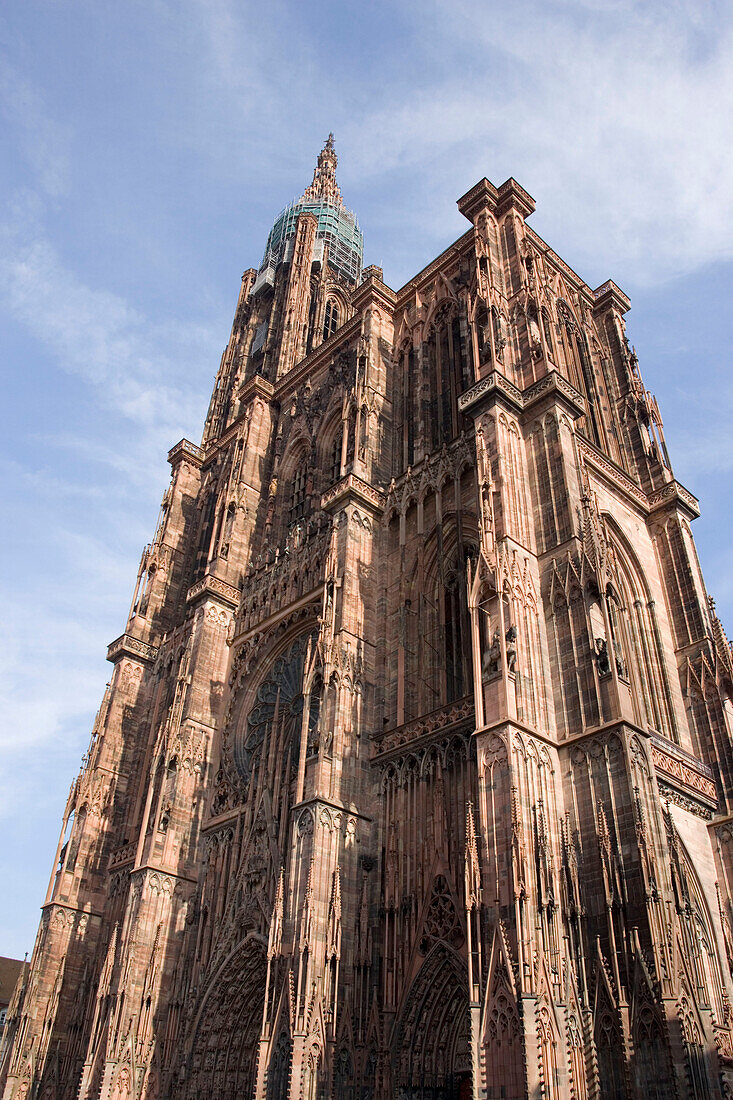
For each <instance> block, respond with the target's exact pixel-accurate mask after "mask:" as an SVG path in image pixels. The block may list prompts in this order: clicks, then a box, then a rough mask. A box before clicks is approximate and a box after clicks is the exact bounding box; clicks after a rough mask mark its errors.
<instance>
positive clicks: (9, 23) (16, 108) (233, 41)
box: [0, 0, 733, 956]
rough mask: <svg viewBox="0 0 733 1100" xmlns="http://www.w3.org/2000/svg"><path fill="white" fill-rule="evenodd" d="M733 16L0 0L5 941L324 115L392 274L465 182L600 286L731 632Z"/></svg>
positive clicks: (438, 236)
mask: <svg viewBox="0 0 733 1100" xmlns="http://www.w3.org/2000/svg"><path fill="white" fill-rule="evenodd" d="M732 109H733V14H732V9H731V7H730V5H729V4H727V3H716V2H715V0H710V2H707V3H705V4H700V3H699V2H698V0H693V2H691V3H687V4H685V3H674V2H673V0H666V2H664V3H634V2H631V0H597V2H596V0H554V2H552V0H542V2H537V3H533V2H530V0H514V2H513V3H512V4H505V3H501V4H499V3H495V2H493V0H488V2H487V0H451V2H449V3H447V2H445V3H444V2H436V0H419V2H417V0H415V2H412V0H396V2H391V3H385V2H381V0H372V2H371V3H368V4H365V3H364V2H363V0H361V2H359V3H356V2H353V0H341V2H333V0H322V2H307V0H301V2H299V3H298V2H294V0H287V2H284V0H268V2H267V3H262V2H258V3H249V2H248V0H145V2H142V0H139V2H138V0H126V2H125V3H124V4H113V3H110V2H105V0H88V2H84V0H74V2H65V0H46V2H44V0H5V3H4V4H3V5H2V8H1V9H0V134H2V150H3V153H2V157H0V192H1V193H2V200H3V201H2V204H1V205H0V356H1V359H0V362H2V364H3V370H2V372H1V376H0V385H1V386H2V403H1V406H0V407H1V408H2V410H3V414H4V424H3V430H2V434H1V436H0V440H1V445H2V448H3V452H4V453H3V464H4V476H3V478H2V488H1V489H0V492H1V493H2V515H3V529H4V536H5V537H4V538H3V539H2V544H1V546H0V553H1V554H2V558H3V559H4V560H3V566H4V568H2V570H1V571H0V577H1V578H2V580H1V581H0V584H2V596H1V598H2V621H1V622H0V703H1V705H2V714H3V722H2V725H1V726H0V818H1V819H2V820H1V822H0V827H1V828H2V836H3V843H2V844H1V845H0V881H1V882H3V884H4V891H3V893H4V899H5V903H4V904H3V906H2V908H1V910H0V955H21V956H22V954H23V952H24V951H26V950H30V949H31V947H32V944H33V938H34V935H35V929H36V924H37V919H38V907H39V905H40V904H41V902H42V900H43V895H44V892H45V887H46V884H47V880H48V875H49V873H50V871H51V861H52V859H53V854H54V851H55V845H56V840H57V832H58V825H59V819H60V815H61V812H62V809H63V805H64V801H65V798H66V794H67V791H68V787H69V784H70V782H71V780H72V777H73V775H74V774H75V772H76V770H77V768H78V765H79V760H80V757H81V754H82V753H83V751H84V750H85V748H86V746H87V743H88V738H89V732H90V729H91V724H92V721H93V716H94V712H95V710H96V708H97V706H98V704H99V701H100V699H101V696H102V691H103V688H104V684H105V681H106V679H107V678H108V675H109V672H110V670H111V666H109V665H107V664H106V662H105V660H104V653H105V647H106V644H107V643H108V642H109V641H110V640H111V639H113V638H115V637H116V636H117V635H118V634H119V633H120V632H121V630H122V629H123V627H124V622H125V618H126V614H127V609H128V605H129V600H130V596H131V593H132V587H133V583H134V579H135V574H136V569H137V564H138V560H139V555H140V551H141V549H142V546H143V545H144V543H145V542H146V541H148V539H149V538H150V536H151V535H152V532H153V528H154V524H155V518H156V515H157V510H158V505H159V502H160V498H161V496H162V494H163V491H164V489H165V486H166V484H167V476H168V475H167V469H168V468H167V465H166V461H165V456H166V452H167V450H168V448H169V447H170V446H171V445H172V444H173V443H175V442H176V441H177V440H178V439H180V438H181V436H184V435H185V436H188V437H189V438H191V439H193V440H197V439H198V438H199V436H200V432H201V425H202V421H203V416H204V414H205V411H206V406H207V402H208V396H209V392H210V388H211V383H212V380H213V377H214V374H215V371H216V368H217V365H218V361H219V357H220V354H221V351H222V348H223V347H224V345H225V343H226V340H227V337H228V332H229V327H230V324H231V318H232V314H233V311H234V306H235V303H236V297H237V290H238V284H239V277H240V275H241V273H242V271H243V270H244V269H245V268H246V267H249V266H257V264H258V263H259V260H260V257H261V253H262V249H263V247H264V243H265V239H266V237H267V233H268V230H269V228H270V226H271V224H272V221H273V219H274V216H275V215H276V214H277V212H278V211H279V210H280V208H281V207H282V206H284V205H285V203H286V202H288V201H289V200H290V199H291V198H293V197H295V196H296V195H297V194H299V193H300V192H301V191H302V189H303V187H304V186H305V184H306V183H308V182H309V181H310V176H311V172H312V167H313V164H314V160H315V156H316V154H317V152H318V150H319V149H320V147H321V144H322V142H323V139H324V138H325V136H326V135H327V134H328V132H329V130H333V131H334V133H335V135H336V147H337V151H338V154H339V158H340V163H339V173H338V174H339V180H340V183H341V186H342V190H343V193H344V196H345V199H346V201H347V203H348V205H349V206H350V207H351V208H352V209H353V210H355V211H356V212H357V214H358V216H359V219H360V222H361V226H362V229H363V231H364V237H365V260H366V262H368V263H369V262H371V263H379V264H381V265H382V266H383V267H384V272H385V279H386V281H387V282H388V283H389V284H390V285H392V286H393V287H395V288H397V287H399V286H401V285H402V284H403V283H404V282H405V281H407V279H408V278H409V277H410V276H411V275H412V274H414V273H415V272H416V271H417V270H419V269H420V268H421V267H422V266H424V264H425V263H427V262H429V261H430V260H431V259H432V258H433V257H434V256H435V255H436V254H437V253H438V252H440V251H441V250H442V249H443V248H445V247H446V246H447V245H448V244H450V242H451V241H452V240H454V239H455V238H456V237H458V236H459V235H460V234H461V233H462V232H463V231H464V229H465V227H466V225H467V223H466V222H465V221H464V219H462V217H461V216H460V215H459V214H458V211H457V209H456V206H455V201H456V199H457V198H458V197H459V196H460V195H462V194H463V193H464V192H465V191H467V190H468V188H469V187H470V186H472V185H473V184H474V183H475V182H476V181H477V180H478V179H480V178H481V177H482V176H484V175H486V176H488V177H489V179H491V180H492V181H493V182H495V183H497V184H498V183H501V182H502V181H503V180H504V179H505V178H507V177H508V176H510V175H513V176H515V177H516V178H517V179H518V180H519V182H520V183H521V184H522V185H523V186H524V187H525V188H526V189H527V190H528V191H529V192H530V193H531V194H532V195H533V196H534V197H535V199H536V201H537V211H536V213H535V214H534V215H533V216H532V221H531V224H533V225H534V226H535V228H536V229H537V231H538V232H539V233H541V234H542V235H543V236H544V237H545V238H546V239H547V240H548V241H549V242H550V243H551V244H552V246H553V247H554V248H555V249H556V250H557V251H558V252H559V253H560V254H561V255H562V256H563V257H564V258H565V259H566V260H567V261H568V262H569V263H570V264H571V265H572V266H573V267H574V268H575V269H576V270H577V271H578V272H579V273H580V274H581V275H582V276H583V277H584V278H585V279H586V280H587V281H588V282H589V283H590V285H591V286H597V285H599V284H600V283H601V282H603V281H605V279H607V278H613V279H614V280H615V281H616V282H617V283H618V284H619V285H620V286H621V287H623V289H624V290H625V291H626V292H627V293H629V294H630V295H631V297H632V299H633V308H632V311H631V313H630V315H629V317H628V318H627V320H628V327H629V334H630V337H631V340H632V342H633V343H634V344H635V345H636V348H637V351H638V354H639V359H640V364H641V369H642V373H643V376H644V379H645V382H646V384H647V386H648V388H649V389H651V390H652V391H653V392H655V393H656V395H657V397H658V399H659V402H660V405H661V409H662V413H663V416H664V418H665V427H666V433H667V441H668V445H669V448H670V452H671V455H672V461H673V464H674V466H675V471H676V473H677V476H678V478H679V479H680V480H681V481H683V482H684V483H685V484H686V485H688V487H689V488H691V489H692V490H693V492H695V493H696V494H697V495H698V496H699V497H700V498H701V503H702V509H703V514H702V517H701V519H700V520H698V521H697V522H696V524H695V528H694V530H695V534H696V536H697V540H698V547H699V551H700V556H701V559H702V564H703V569H704V572H705V576H706V580H707V583H708V587H709V590H710V592H711V593H712V594H714V595H715V596H716V598H717V601H718V609H719V611H720V614H721V617H722V618H723V621H724V625H727V627H728V629H729V631H732V632H733V573H732V572H731V554H730V542H731V528H732V527H733V520H732V519H731V504H732V503H733V502H732V501H731V471H732V470H733V436H732V435H731V430H730V425H731V417H732V414H733V379H732V378H731V371H730V366H729V362H730V354H731V352H730V348H731V313H732V310H731V298H732V297H733V219H732V218H731V214H732V213H733V209H732V208H733V152H732V151H731V141H730V120H731V117H733V110H732Z"/></svg>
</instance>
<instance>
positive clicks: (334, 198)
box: [300, 134, 344, 206]
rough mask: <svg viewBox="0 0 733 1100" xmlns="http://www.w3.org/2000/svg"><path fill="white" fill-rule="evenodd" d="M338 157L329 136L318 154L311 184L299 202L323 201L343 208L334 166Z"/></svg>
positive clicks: (331, 136)
mask: <svg viewBox="0 0 733 1100" xmlns="http://www.w3.org/2000/svg"><path fill="white" fill-rule="evenodd" d="M337 164H338V157H337V156H336V150H335V149H334V145H333V134H329V135H328V137H327V139H326V142H325V144H324V146H323V148H322V149H321V151H320V153H319V154H318V163H317V164H316V167H315V169H314V170H313V182H312V183H311V184H310V186H309V187H306V189H305V191H304V192H303V195H302V197H301V199H300V202H314V201H317V200H318V199H325V200H326V202H331V203H333V204H334V205H335V206H343V205H344V200H343V199H342V198H341V191H340V189H339V185H338V183H337V182H336V165H337Z"/></svg>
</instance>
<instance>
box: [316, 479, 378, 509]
mask: <svg viewBox="0 0 733 1100" xmlns="http://www.w3.org/2000/svg"><path fill="white" fill-rule="evenodd" d="M349 498H352V499H354V500H357V501H358V502H359V503H360V504H362V505H364V506H365V507H367V508H369V510H370V511H371V512H376V513H379V512H382V511H383V510H384V505H385V503H386V495H385V493H384V492H383V491H382V490H381V489H376V488H375V487H374V486H373V485H369V484H368V483H367V482H366V481H362V479H361V478H360V477H357V475H356V474H347V475H346V477H343V478H341V480H340V481H337V482H336V484H335V485H332V486H331V488H330V489H327V490H326V492H325V493H324V494H323V496H322V497H321V508H322V509H323V511H324V512H326V511H330V510H332V509H334V508H335V507H336V506H337V505H339V504H341V502H342V501H343V500H347V499H349Z"/></svg>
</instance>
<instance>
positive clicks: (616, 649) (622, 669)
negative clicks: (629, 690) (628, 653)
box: [613, 639, 629, 680]
mask: <svg viewBox="0 0 733 1100" xmlns="http://www.w3.org/2000/svg"><path fill="white" fill-rule="evenodd" d="M613 655H614V658H615V660H616V672H617V673H618V675H619V676H620V677H621V679H622V680H628V678H629V671H628V669H627V668H626V662H625V661H624V654H623V650H622V649H621V646H620V645H619V643H618V642H617V641H616V640H615V639H614V643H613Z"/></svg>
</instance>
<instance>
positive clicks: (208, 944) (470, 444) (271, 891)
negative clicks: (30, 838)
mask: <svg viewBox="0 0 733 1100" xmlns="http://www.w3.org/2000/svg"><path fill="white" fill-rule="evenodd" d="M335 169H336V155H335V152H334V149H333V142H332V140H331V139H329V141H328V142H327V143H326V145H325V147H324V149H323V150H322V152H321V154H320V156H319V158H318V166H317V168H316V171H315V174H314V178H313V182H312V184H311V185H310V186H309V187H308V188H307V189H306V191H305V193H304V195H303V196H302V198H301V199H300V200H298V202H296V203H294V204H292V205H291V206H289V207H288V208H286V210H285V211H284V212H283V213H282V214H281V215H280V217H279V218H278V219H277V221H276V222H275V225H274V226H273V230H272V232H271V233H270V237H269V239H268V242H267V246H266V250H265V256H264V259H263V262H262V264H261V266H260V268H259V269H258V270H254V269H252V270H248V271H246V272H245V274H244V276H243V278H242V286H241V291H240V294H239V300H238V304H237V309H236V314H235V318H234V323H233V327H232V331H231V336H230V339H229V342H228V344H227V347H226V349H225V351H224V354H223V357H222V360H221V365H220V367H219V371H218V374H217V377H216V383H215V387H214V391H213V395H212V399H211V405H210V409H209V414H208V417H207V420H206V425H205V428H204V433H203V437H202V440H201V443H200V444H196V443H192V442H189V441H188V440H185V439H184V440H181V442H180V443H178V444H177V445H176V446H175V447H173V449H172V450H171V452H170V454H169V460H170V464H171V467H172V474H171V482H170V486H169V488H168V489H167V491H166V493H165V496H164V498H163V503H162V507H161V512H160V517H159V521H158V524H157V529H156V531H155V534H154V537H153V540H152V541H151V543H150V545H149V546H147V547H146V548H145V550H144V553H143V557H142V561H141V564H140V570H139V574H138V580H137V586H136V588H135V594H134V598H133V602H132V607H131V610H130V614H129V618H128V621H127V625H126V627H125V630H124V632H123V633H122V634H121V636H120V637H119V638H117V639H116V641H114V642H112V644H111V645H110V647H109V653H108V656H109V660H110V661H111V662H112V664H113V673H112V677H111V681H110V684H109V687H108V689H107V691H106V694H105V696H104V699H103V701H102V705H101V707H100V710H99V713H98V716H97V719H96V722H95V725H94V729H93V733H92V738H91V743H90V746H89V750H88V752H87V754H86V756H85V757H84V762H83V767H82V770H81V772H80V774H79V776H78V778H77V780H76V781H75V782H74V784H73V786H72V789H71V793H70V796H69V801H68V804H67V807H66V812H65V815H64V821H63V827H62V830H61V836H60V839H59V843H58V849H57V853H56V861H55V869H54V873H53V875H52V878H51V882H50V885H49V890H48V894H47V897H46V901H45V904H44V906H43V910H42V919H41V923H40V927H39V930H38V936H37V939H36V944H35V948H34V952H33V957H32V960H31V966H30V971H29V974H28V976H27V978H26V980H25V981H24V982H23V984H22V986H21V987H20V988H18V989H17V990H16V995H15V997H14V1001H13V1003H12V1004H11V1006H10V1010H9V1014H8V1025H7V1026H6V1031H5V1040H4V1049H3V1054H2V1059H3V1060H2V1088H3V1089H4V1092H3V1095H4V1097H5V1098H6V1100H77V1098H78V1100H133V1098H134V1100H138V1098H140V1100H194V1098H209V1100H235V1098H236V1100H239V1098H242V1100H249V1098H252V1097H256V1098H258V1100H291V1098H292V1100H301V1098H302V1100H320V1098H323V1100H326V1098H334V1100H388V1098H393V1097H394V1098H400V1100H438V1098H440V1100H468V1098H471V1097H473V1098H475V1100H478V1098H481V1097H485V1098H488V1100H499V1098H505V1100H521V1098H523V1097H530V1098H531V1100H540V1098H541V1100H571V1098H572V1100H596V1098H597V1100H640V1098H642V1097H644V1098H649V1100H667V1098H678V1100H722V1098H723V1097H729V1096H731V1095H733V1092H732V1091H731V1087H732V1085H733V1034H732V1030H733V1017H732V1015H731V995H732V994H733V979H732V976H731V974H732V970H731V968H732V967H733V931H732V930H731V921H732V920H733V910H732V908H731V898H732V897H733V894H732V893H731V889H732V887H733V884H732V879H733V818H732V813H733V742H732V741H731V734H732V733H733V705H732V703H731V698H732V697H733V663H732V660H731V648H730V644H729V643H728V641H727V640H726V638H725V635H724V633H723V630H722V628H721V625H720V623H719V621H718V619H717V617H716V615H715V611H714V607H713V605H712V603H711V601H710V600H709V598H708V595H707V593H706V590H705V586H704V583H703V579H702V576H701V573H700V567H699V564H698V560H697V556H696V552H695V547H694V543H693V539H692V535H691V531H690V522H691V520H693V519H694V517H695V516H696V515H697V501H696V500H695V498H694V497H693V496H692V494H691V493H690V492H689V491H688V490H687V489H686V488H684V487H683V486H682V485H681V484H680V483H679V482H678V481H676V480H675V477H674V474H673V472H672V467H671V464H670V459H669V456H668V454H667V449H666V446H665V441H664V436H663V430H662V422H661V418H660V415H659V410H658V408H657V405H656V402H655V400H654V398H653V397H652V396H651V395H650V394H649V393H648V391H647V390H646V389H645V388H644V384H643V382H642V380H641V376H640V373H639V369H638V364H637V359H636V355H635V353H634V352H633V350H632V349H631V348H630V346H629V343H628V341H627V338H626V335H625V329H624V314H625V313H626V312H627V310H628V308H629V301H628V299H627V298H626V297H625V295H624V294H623V293H622V291H621V290H619V288H618V287H617V286H616V285H615V284H614V283H612V282H607V283H605V284H604V285H602V286H600V287H599V288H598V289H596V290H592V289H590V288H589V287H588V286H587V285H586V284H585V283H584V282H583V281H582V279H580V278H579V277H578V276H577V275H576V274H575V273H574V272H573V271H572V270H571V269H570V268H569V267H568V266H567V265H566V264H565V263H564V262H563V261H562V260H561V259H560V258H559V256H557V255H556V254H555V253H554V252H553V251H552V250H551V248H549V247H548V245H547V244H546V243H545V242H544V241H543V240H541V238H540V237H539V236H538V235H537V234H536V233H535V232H534V231H533V230H532V229H531V228H530V226H529V225H528V224H527V219H528V217H529V215H530V214H531V213H532V211H533V209H534V203H533V200H532V198H531V197H530V196H529V195H528V194H527V193H526V192H525V191H524V190H523V189H522V188H521V187H520V186H519V185H518V184H517V183H516V181H515V180H513V179H509V180H507V181H506V183H504V184H502V186H501V187H498V188H497V187H495V186H493V185H492V184H491V183H490V182H489V181H488V180H486V179H483V180H481V181H480V182H479V183H478V184H476V186H474V187H473V188H472V189H471V190H470V191H469V192H468V193H467V194H465V195H464V196H463V198H461V199H460V200H459V203H458V205H459V209H460V211H461V212H462V214H464V215H465V217H466V218H467V219H468V222H469V223H470V225H469V228H468V229H467V232H466V233H465V235H464V236H462V237H461V238H460V239H459V240H458V241H456V242H455V244H453V245H452V246H451V247H450V248H449V249H447V250H446V251H445V252H444V253H443V254H442V255H440V256H439V257H438V258H437V259H436V260H434V261H433V262H432V263H431V264H430V265H429V266H428V267H427V268H425V269H424V270H423V271H421V272H419V273H418V274H417V275H416V276H415V277H414V278H413V279H412V280H411V281H410V282H409V283H407V285H406V286H404V287H403V288H402V289H401V290H399V291H393V290H391V289H390V288H389V287H388V286H387V285H386V284H385V283H384V281H383V279H382V272H381V271H380V270H379V269H378V268H376V267H367V268H366V269H364V270H362V237H361V231H360V229H359V226H358V224H357V222H356V219H355V218H354V216H353V215H352V214H350V213H349V211H348V210H347V209H346V208H345V207H344V204H343V202H342V199H341V195H340V191H339V187H338V184H337V182H336V175H335Z"/></svg>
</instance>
